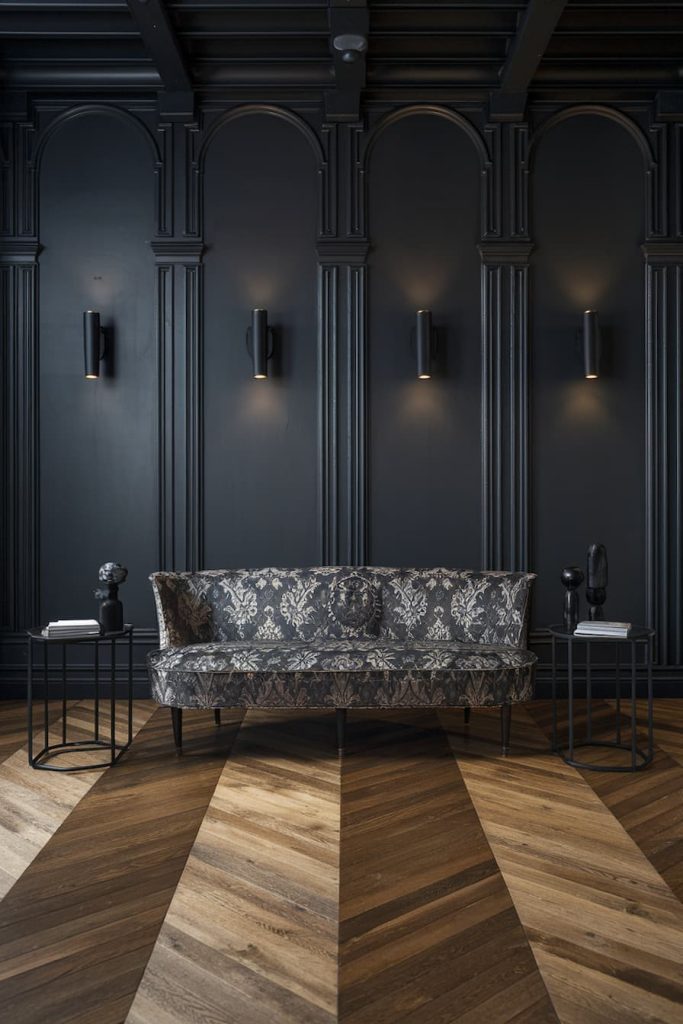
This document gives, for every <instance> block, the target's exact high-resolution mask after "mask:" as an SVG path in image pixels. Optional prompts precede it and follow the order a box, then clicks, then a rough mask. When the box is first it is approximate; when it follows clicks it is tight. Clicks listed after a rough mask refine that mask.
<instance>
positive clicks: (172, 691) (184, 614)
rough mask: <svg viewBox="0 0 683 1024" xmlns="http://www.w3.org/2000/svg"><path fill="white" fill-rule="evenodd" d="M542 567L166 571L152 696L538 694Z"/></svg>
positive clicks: (462, 698) (330, 704)
mask: <svg viewBox="0 0 683 1024" xmlns="http://www.w3.org/2000/svg"><path fill="white" fill-rule="evenodd" d="M534 578H535V577H534V576H533V575H532V574H530V573H520V572H471V571H464V570H458V569H386V568H374V567H373V568H368V567H353V568H352V567H348V566H342V567H324V568H312V569H226V570H216V571H203V572H157V573H154V574H153V575H152V576H151V577H150V579H151V581H152V586H153V589H154V597H155V601H156V607H157V614H158V618H159V641H160V650H158V651H153V652H152V653H150V654H149V655H148V669H149V675H150V679H151V683H152V694H153V696H154V699H155V700H156V701H157V702H158V703H159V704H162V705H166V706H168V707H170V708H171V711H172V718H173V729H174V736H175V742H176V747H177V748H178V750H180V749H181V745H182V711H183V709H186V708H214V709H215V713H216V721H217V722H218V723H220V708H223V707H231V708H232V707H248V708H335V709H336V710H337V730H338V743H339V749H340V753H341V752H342V750H343V745H344V721H345V715H346V709H347V708H410V707H463V708H465V709H466V710H465V716H466V721H467V720H468V718H469V709H470V708H472V707H497V706H500V707H501V709H502V714H501V735H502V746H503V752H504V753H505V752H507V749H508V747H509V735H510V709H511V705H512V704H513V703H515V702H516V701H526V700H529V699H530V698H531V696H532V690H533V675H534V665H535V662H536V656H535V655H534V654H532V653H531V652H530V651H528V650H526V649H525V645H526V634H527V617H528V608H529V596H530V590H531V584H532V582H533V580H534Z"/></svg>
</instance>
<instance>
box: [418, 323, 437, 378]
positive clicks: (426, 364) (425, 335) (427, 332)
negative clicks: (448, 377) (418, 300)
mask: <svg viewBox="0 0 683 1024" xmlns="http://www.w3.org/2000/svg"><path fill="white" fill-rule="evenodd" d="M415 347H416V350H417V379H418V380H429V379H430V378H431V376H432V349H433V347H434V329H433V327H432V311H431V309H418V311H417V313H416V322H415Z"/></svg>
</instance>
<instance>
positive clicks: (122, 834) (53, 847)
mask: <svg viewBox="0 0 683 1024" xmlns="http://www.w3.org/2000/svg"><path fill="white" fill-rule="evenodd" d="M148 710H149V712H150V715H151V714H152V712H154V710H155V705H153V704H152V703H151V702H149V705H148ZM240 717H241V713H239V712H237V713H233V714H229V713H226V714H225V715H224V720H225V722H226V724H225V725H224V726H223V727H222V728H221V729H216V728H215V726H214V724H213V716H212V715H210V713H208V712H197V713H194V714H193V715H187V716H186V719H187V721H186V723H185V738H184V754H183V756H182V757H181V758H178V757H177V756H176V755H175V752H174V747H173V740H172V733H171V728H170V717H169V714H168V711H167V710H166V709H157V710H156V713H155V714H154V715H153V717H151V718H150V720H149V721H148V723H147V724H146V725H145V726H144V727H143V728H142V730H141V732H140V734H139V736H138V737H137V739H136V741H135V743H134V744H133V746H132V748H131V750H130V751H129V752H128V753H127V754H126V755H125V757H124V758H122V760H121V761H120V762H119V763H118V764H117V765H116V767H115V768H113V769H109V770H107V771H106V772H105V773H104V774H103V775H102V777H101V778H100V779H99V781H97V783H96V784H95V785H93V786H92V787H91V788H90V790H89V792H88V793H87V794H86V795H85V796H84V797H83V798H82V800H81V801H80V803H79V804H78V805H77V806H76V807H74V808H73V810H72V811H71V813H70V814H69V816H68V817H67V818H66V820H65V821H64V822H63V824H62V825H61V827H60V828H59V829H58V830H57V831H56V833H55V834H54V835H53V836H52V838H51V839H50V840H49V842H48V843H47V844H46V845H45V846H44V848H43V849H42V850H41V851H40V852H39V853H38V855H37V856H36V858H35V859H34V860H33V862H32V863H31V865H30V866H29V867H28V869H27V870H26V871H25V872H24V873H23V875H22V876H21V878H20V879H19V880H18V881H17V882H16V884H15V885H14V887H13V888H12V890H11V891H10V892H9V894H8V895H7V896H6V897H5V900H4V901H3V902H2V903H1V904H0V1020H3V1021H4V1020H7V1021H12V1024H37V1022H39V1021H40V1022H47V1021H49V1024H108V1022H112V1024H114V1022H115V1024H121V1022H122V1021H123V1020H124V1019H125V1016H126V1013H127V1011H128V1009H129V1007H130V1004H131V1002H132V999H133V996H134V994H135V992H136V990H137V987H138V984H139V982H140V979H141V977H142V974H143V972H144V969H145V966H146V964H147V960H148V959H149V955H150V953H151V951H152V949H153V947H154V943H155V941H156V938H157V935H158V932H159V928H160V926H161V923H162V921H163V918H164V915H165V913H166V911H167V909H168V905H169V903H170V901H171V899H172V897H173V894H174V892H175V886H176V883H177V881H178V879H179V877H180V875H181V874H182V871H183V868H184V866H185V863H186V860H187V856H188V853H189V851H190V848H191V846H192V843H193V842H194V839H195V837H196V833H197V830H198V828H199V825H200V823H201V821H202V818H203V816H204V812H205V810H206V807H207V805H208V803H209V800H210V798H211V795H212V793H213V791H214V788H215V785H216V782H217V780H218V777H219V775H220V772H221V771H222V769H223V766H224V764H225V759H226V757H227V755H228V753H229V749H230V743H231V740H232V739H233V738H234V734H235V731H236V728H237V727H238V723H239V719H240ZM34 775H35V776H36V777H37V778H39V779H40V780H42V779H43V778H46V777H47V779H49V780H52V779H55V778H56V779H58V780H59V781H60V782H63V781H64V780H65V779H68V778H70V776H54V775H50V774H49V773H46V772H42V773H41V772H35V773H34Z"/></svg>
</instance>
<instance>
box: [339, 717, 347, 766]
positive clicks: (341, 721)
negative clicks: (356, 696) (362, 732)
mask: <svg viewBox="0 0 683 1024" xmlns="http://www.w3.org/2000/svg"><path fill="white" fill-rule="evenodd" d="M345 732H346V708H337V753H338V754H339V756H340V757H343V756H344V740H345Z"/></svg>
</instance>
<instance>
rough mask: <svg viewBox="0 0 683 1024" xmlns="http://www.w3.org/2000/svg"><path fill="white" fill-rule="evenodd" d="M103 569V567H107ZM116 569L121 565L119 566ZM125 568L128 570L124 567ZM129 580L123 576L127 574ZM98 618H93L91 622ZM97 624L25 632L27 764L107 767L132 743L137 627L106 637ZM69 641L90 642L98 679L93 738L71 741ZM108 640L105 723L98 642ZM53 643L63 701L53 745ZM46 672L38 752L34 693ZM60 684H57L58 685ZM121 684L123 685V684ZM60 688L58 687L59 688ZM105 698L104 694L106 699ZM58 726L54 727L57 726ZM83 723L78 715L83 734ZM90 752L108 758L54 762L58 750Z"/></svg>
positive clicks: (73, 769) (55, 769)
mask: <svg viewBox="0 0 683 1024" xmlns="http://www.w3.org/2000/svg"><path fill="white" fill-rule="evenodd" d="M103 568H104V566H103ZM117 568H119V569H120V568H121V567H120V566H118V567H117ZM123 571H124V572H125V569H124V570H123ZM124 579H125V577H124ZM88 621H90V622H94V621H95V620H94V619H92V620H88ZM95 625H96V626H97V630H98V631H97V632H96V633H93V632H89V631H88V630H87V629H86V630H85V631H82V632H80V633H74V632H70V633H68V634H65V635H58V636H46V635H45V630H40V629H29V630H27V638H28V685H27V688H26V694H27V711H28V763H29V764H30V765H31V767H32V768H42V769H43V770H44V771H51V772H78V771H85V770H88V771H92V770H93V769H95V768H108V767H109V766H110V765H112V764H116V762H117V761H118V759H119V758H120V757H121V755H122V754H123V753H124V752H125V751H126V750H128V747H129V746H130V745H131V743H132V741H133V627H132V626H131V625H128V624H127V625H122V628H121V629H120V630H117V631H116V632H111V633H110V634H109V635H108V636H104V635H103V634H102V633H101V632H100V631H99V624H98V623H95ZM121 641H123V642H124V643H125V644H126V646H127V647H128V671H127V675H126V683H125V686H126V703H127V706H128V716H127V721H126V722H125V726H126V736H125V739H123V740H121V739H119V738H118V737H117V735H116V724H117V713H116V685H117V684H116V649H117V642H121ZM36 644H39V645H41V644H42V648H43V658H42V661H43V671H42V673H40V672H39V671H38V672H37V671H36V670H35V669H34V664H33V653H34V647H35V645H36ZM69 644H86V645H88V644H89V645H91V646H92V648H93V651H94V658H93V676H94V683H95V692H94V701H93V735H92V737H91V738H90V739H85V740H84V739H80V740H69V739H68V735H67V734H68V721H67V705H66V677H67V665H66V651H67V647H68V646H69ZM102 644H104V645H106V646H105V650H106V647H109V651H110V655H109V693H108V694H107V696H106V701H107V704H108V707H109V716H108V720H106V721H105V723H102V722H101V716H100V703H101V701H100V696H101V694H100V689H101V687H100V646H101V645H102ZM55 645H59V646H60V647H61V655H62V656H61V669H62V672H61V687H60V690H61V693H60V696H61V701H62V716H61V743H50V727H49V717H48V709H49V701H48V697H49V694H50V686H51V685H54V684H51V682H50V664H49V662H50V658H49V649H50V647H53V646H55ZM41 675H42V690H43V725H42V731H43V746H42V748H41V750H40V751H39V752H38V753H37V754H34V753H33V743H34V736H33V691H34V687H35V685H36V683H37V684H38V685H40V682H41V680H40V676H41ZM57 685H58V684H57ZM119 685H120V684H119ZM58 692H59V691H58ZM103 699H104V698H103ZM118 723H119V728H120V726H121V725H122V724H123V720H122V716H121V713H120V712H119V714H118ZM53 728H54V727H53ZM83 728H84V727H83V721H82V718H81V717H79V732H80V733H81V734H82V732H83ZM88 750H101V751H103V753H104V756H106V760H105V761H98V762H97V763H96V764H81V765H73V764H71V765H62V764H56V763H53V762H54V761H55V760H58V759H59V755H60V754H73V753H75V752H78V751H88Z"/></svg>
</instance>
